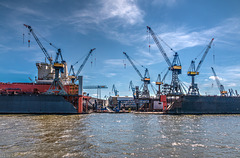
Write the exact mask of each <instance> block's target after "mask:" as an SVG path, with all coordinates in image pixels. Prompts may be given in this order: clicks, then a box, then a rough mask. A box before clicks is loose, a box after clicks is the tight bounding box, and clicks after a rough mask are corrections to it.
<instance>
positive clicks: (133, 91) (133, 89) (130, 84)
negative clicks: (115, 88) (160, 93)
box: [129, 81, 136, 99]
mask: <svg viewBox="0 0 240 158" xmlns="http://www.w3.org/2000/svg"><path fill="white" fill-rule="evenodd" d="M130 88H131V90H132V93H133V98H134V99H135V98H136V88H135V87H134V85H133V82H132V81H130V83H129V89H130Z"/></svg>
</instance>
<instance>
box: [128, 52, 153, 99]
mask: <svg viewBox="0 0 240 158" xmlns="http://www.w3.org/2000/svg"><path fill="white" fill-rule="evenodd" d="M123 54H124V55H125V56H126V57H127V59H128V60H129V62H130V63H131V64H132V66H133V68H134V69H135V71H136V72H137V74H138V75H139V76H140V78H141V81H143V85H142V86H141V87H142V90H141V94H140V97H141V98H150V94H149V89H148V85H149V84H150V76H149V72H148V69H147V68H145V67H144V66H142V67H144V68H145V73H144V76H143V75H142V74H141V73H140V71H139V70H138V68H137V67H136V66H135V64H134V63H133V61H132V59H131V58H130V57H129V56H128V55H127V53H125V52H123Z"/></svg>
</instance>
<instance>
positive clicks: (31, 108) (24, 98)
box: [0, 24, 94, 114]
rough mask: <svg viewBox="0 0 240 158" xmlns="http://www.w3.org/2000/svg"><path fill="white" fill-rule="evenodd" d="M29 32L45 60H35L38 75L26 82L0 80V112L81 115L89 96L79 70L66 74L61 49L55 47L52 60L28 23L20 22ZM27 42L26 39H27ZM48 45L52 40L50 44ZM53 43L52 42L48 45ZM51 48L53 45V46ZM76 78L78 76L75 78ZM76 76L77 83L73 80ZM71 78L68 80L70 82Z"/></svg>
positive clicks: (85, 111) (86, 108) (84, 110)
mask: <svg viewBox="0 0 240 158" xmlns="http://www.w3.org/2000/svg"><path fill="white" fill-rule="evenodd" d="M24 26H26V27H27V28H28V29H29V31H30V33H32V35H33V37H34V38H35V40H36V42H37V43H38V45H39V47H40V48H41V50H42V51H43V53H44V54H45V56H46V58H47V59H48V61H49V63H47V62H46V59H45V62H37V63H36V67H37V71H38V73H37V74H38V76H37V77H35V81H32V79H30V78H29V79H30V80H31V81H32V82H30V83H20V82H15V83H9V82H8V83H3V82H0V113H1V114H19V113H21V114H23V113H24V114H25V113H26V114H29V113H30V114H82V113H87V112H88V103H89V100H90V98H91V97H89V96H85V95H84V93H83V87H82V83H83V81H82V76H79V75H78V74H79V73H80V70H81V69H82V68H83V66H84V64H85V63H86V60H87V59H88V57H89V56H90V54H91V52H92V51H93V50H94V49H91V51H90V52H89V55H88V56H87V57H86V58H85V60H84V63H83V64H82V65H81V67H80V68H81V69H80V70H79V71H78V73H77V74H76V75H75V73H74V75H69V73H68V71H67V62H66V61H65V60H63V57H62V54H61V49H57V53H56V59H55V61H54V62H53V60H52V57H50V55H49V54H48V52H47V50H46V49H45V48H44V47H43V45H42V43H41V42H40V40H39V39H38V37H37V36H36V34H35V33H34V32H33V30H32V28H31V26H29V25H26V24H24ZM28 42H30V40H29V41H28ZM50 45H52V43H50ZM52 46H53V45H52ZM54 48H56V47H55V46H54ZM77 77H78V78H77ZM76 79H78V81H79V84H78V85H77V84H75V83H74V82H73V81H74V80H76ZM71 81H72V82H71Z"/></svg>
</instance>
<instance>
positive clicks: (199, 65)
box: [196, 38, 214, 72]
mask: <svg viewBox="0 0 240 158" xmlns="http://www.w3.org/2000/svg"><path fill="white" fill-rule="evenodd" d="M213 40H214V38H212V40H211V41H210V43H209V44H208V46H207V49H206V50H205V52H204V54H203V56H202V59H201V60H200V61H199V63H198V66H197V69H196V72H198V71H199V69H200V67H201V66H202V63H203V61H204V59H205V57H206V55H207V53H208V51H209V49H210V48H211V45H212V43H213Z"/></svg>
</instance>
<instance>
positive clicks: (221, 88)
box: [211, 67, 227, 96]
mask: <svg viewBox="0 0 240 158" xmlns="http://www.w3.org/2000/svg"><path fill="white" fill-rule="evenodd" d="M211 68H212V72H213V75H214V78H215V81H216V82H217V86H218V89H219V91H220V95H221V96H227V91H225V89H224V86H223V85H222V84H221V83H220V81H219V79H218V77H217V74H216V72H215V71H214V69H213V67H211Z"/></svg>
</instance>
